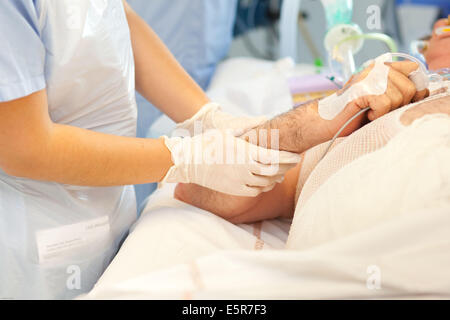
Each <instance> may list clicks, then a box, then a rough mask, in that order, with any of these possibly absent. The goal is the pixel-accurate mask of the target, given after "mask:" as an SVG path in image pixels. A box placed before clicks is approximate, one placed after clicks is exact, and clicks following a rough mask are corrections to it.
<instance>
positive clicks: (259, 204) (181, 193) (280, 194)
mask: <svg viewBox="0 0 450 320" xmlns="http://www.w3.org/2000/svg"><path fill="white" fill-rule="evenodd" d="M300 168H301V164H299V165H297V167H295V168H294V169H292V170H290V171H288V172H287V174H286V176H285V179H284V181H283V183H281V184H278V185H277V186H276V187H275V188H274V189H273V190H272V191H270V192H266V193H263V194H261V195H259V196H258V197H256V198H247V197H236V196H230V195H226V194H223V193H219V192H216V191H213V190H210V189H207V188H204V187H201V186H198V185H195V184H179V185H178V186H177V188H176V190H175V198H177V199H178V200H181V201H183V202H186V203H189V204H191V205H193V206H195V207H197V208H200V209H203V210H207V211H210V212H212V213H214V214H216V215H218V216H220V217H222V218H224V219H226V220H228V221H230V222H232V223H235V224H239V223H252V222H256V221H261V220H269V219H275V218H280V217H282V218H292V217H293V215H294V211H295V191H296V186H297V180H298V176H299V172H300Z"/></svg>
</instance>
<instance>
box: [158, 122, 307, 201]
mask: <svg viewBox="0 0 450 320" xmlns="http://www.w3.org/2000/svg"><path fill="white" fill-rule="evenodd" d="M164 138H165V143H166V146H167V148H168V149H169V150H170V152H171V153H172V161H173V163H174V165H173V166H172V168H170V170H169V172H168V173H167V175H166V177H165V178H164V179H163V183H164V182H168V183H178V182H181V183H194V184H197V185H200V186H203V187H207V188H209V189H212V190H215V191H219V192H221V193H225V194H230V195H235V196H242V197H256V196H257V195H259V194H260V193H262V192H268V191H270V190H272V189H273V188H274V187H275V185H276V184H277V183H280V182H282V181H283V179H284V175H285V173H286V172H287V171H288V170H290V169H291V168H293V167H295V166H296V164H297V163H298V162H299V161H300V156H299V155H297V154H294V153H289V152H283V151H281V152H280V151H276V150H268V149H265V148H261V147H258V146H255V145H252V144H250V143H248V142H246V141H244V140H242V139H239V138H236V137H234V136H233V135H232V134H230V133H226V132H224V131H220V130H210V131H208V132H207V133H205V134H203V135H197V136H194V137H192V138H190V137H188V138H167V137H164Z"/></svg>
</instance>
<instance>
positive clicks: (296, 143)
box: [244, 61, 429, 153]
mask: <svg viewBox="0 0 450 320" xmlns="http://www.w3.org/2000/svg"><path fill="white" fill-rule="evenodd" d="M388 67H389V76H388V79H387V89H386V92H385V93H384V94H381V95H378V96H375V95H362V96H360V97H359V98H357V99H355V100H352V101H349V102H348V103H347V105H346V106H342V107H344V108H343V111H341V112H340V113H339V114H338V115H337V116H336V118H334V119H333V120H325V119H323V118H321V117H320V115H319V112H318V102H317V101H313V102H311V103H309V104H307V105H303V106H301V107H299V108H297V109H294V110H292V111H290V112H287V113H285V114H282V115H280V116H278V117H276V118H275V119H272V120H270V121H268V122H267V123H265V124H263V125H261V126H259V127H257V128H256V129H255V130H251V131H250V132H248V133H246V135H244V138H245V139H246V140H247V141H249V142H252V143H254V144H257V145H259V146H262V147H267V148H272V149H279V150H282V151H290V152H296V153H303V152H305V151H306V150H308V149H311V148H313V147H315V146H316V145H319V144H321V143H323V142H326V141H328V140H331V138H333V136H334V135H335V134H336V133H337V132H338V131H339V129H340V128H341V127H342V126H343V125H344V124H345V123H346V122H347V121H348V120H349V119H350V118H352V117H353V116H354V115H356V114H357V113H358V112H359V111H360V110H362V109H365V108H366V107H370V108H371V110H370V111H369V112H368V113H367V114H363V115H361V116H359V117H358V118H357V119H355V120H354V121H353V122H352V123H351V124H349V125H348V126H347V127H346V129H345V130H344V131H343V132H342V134H341V137H343V136H348V135H350V134H351V133H353V132H354V131H356V130H357V129H359V128H361V126H363V125H364V124H366V123H367V121H368V120H370V121H372V120H375V119H377V118H380V117H381V116H383V115H385V114H387V113H388V112H390V111H392V110H395V109H397V108H400V107H402V106H405V105H407V104H409V103H411V102H412V101H420V100H423V99H424V98H425V97H427V96H428V94H429V92H428V89H426V90H422V91H420V92H417V90H416V87H415V85H414V83H413V82H412V81H411V80H409V79H408V76H407V75H409V74H410V73H411V72H413V71H415V70H417V68H418V65H417V64H416V63H414V62H410V61H402V62H394V63H391V64H388ZM373 68H374V65H372V66H370V67H368V68H366V69H365V70H363V71H362V72H361V73H359V74H357V75H355V76H353V77H352V79H351V80H350V81H349V82H348V83H347V84H346V86H345V87H344V88H343V89H342V90H341V91H339V92H338V93H336V94H335V95H333V96H331V97H330V98H329V99H331V100H330V101H334V100H333V99H334V98H336V97H335V96H336V95H337V96H339V95H342V94H344V92H345V91H346V90H350V88H351V87H352V86H354V85H356V84H357V83H359V82H361V81H364V79H365V78H366V77H367V76H368V75H369V74H370V72H371V71H372V69H373ZM336 101H339V100H338V99H337V98H336ZM337 107H340V106H337ZM274 130H276V131H277V132H278V137H279V139H277V140H275V141H272V139H271V137H272V134H271V132H273V131H274ZM261 133H265V134H263V135H262V137H263V139H261ZM275 137H277V135H275Z"/></svg>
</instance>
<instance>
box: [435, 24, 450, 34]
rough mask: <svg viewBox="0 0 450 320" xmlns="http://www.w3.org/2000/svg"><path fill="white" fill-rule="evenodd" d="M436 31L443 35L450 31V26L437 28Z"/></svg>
mask: <svg viewBox="0 0 450 320" xmlns="http://www.w3.org/2000/svg"><path fill="white" fill-rule="evenodd" d="M435 32H436V34H437V35H438V36H441V35H443V34H444V33H450V26H444V27H440V28H437V29H436V31H435Z"/></svg>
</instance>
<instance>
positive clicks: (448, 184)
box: [80, 59, 450, 299]
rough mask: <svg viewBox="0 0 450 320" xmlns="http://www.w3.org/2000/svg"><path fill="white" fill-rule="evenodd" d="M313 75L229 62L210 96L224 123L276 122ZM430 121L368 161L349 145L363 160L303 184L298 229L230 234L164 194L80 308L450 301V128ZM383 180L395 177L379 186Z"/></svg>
mask: <svg viewBox="0 0 450 320" xmlns="http://www.w3.org/2000/svg"><path fill="white" fill-rule="evenodd" d="M314 72H315V71H314V68H313V67H308V66H300V67H298V66H297V67H295V66H293V65H292V64H290V63H289V61H281V62H278V63H277V64H273V63H268V62H261V61H255V60H248V59H238V60H233V61H228V62H225V63H224V64H222V66H221V67H219V70H218V73H217V76H216V78H215V79H214V80H213V82H212V86H211V90H210V91H209V94H210V95H211V97H213V98H214V99H215V100H216V101H219V102H221V103H222V105H223V106H224V109H225V110H227V111H229V112H233V113H242V112H243V110H240V109H239V107H238V106H239V105H246V106H248V109H247V110H245V111H246V112H247V113H249V114H252V115H260V114H267V115H268V116H274V115H276V114H278V113H280V112H283V111H286V110H288V109H290V108H291V106H292V104H293V101H292V94H291V92H290V90H289V86H288V85H287V82H286V79H287V78H289V77H292V76H293V75H294V76H304V75H308V74H309V75H311V74H314ZM236 75H238V78H236V77H237V76H236ZM443 95H445V93H444V94H443ZM392 116H393V117H394V116H396V115H395V113H394V114H393V115H392ZM426 120H427V121H425V120H424V121H421V122H419V123H418V124H417V125H415V126H413V127H411V128H408V130H410V131H407V132H405V133H402V134H399V135H398V137H395V138H393V139H392V141H390V142H389V143H388V144H387V145H384V144H382V143H380V140H382V139H381V138H379V137H378V136H374V138H373V141H375V142H374V143H373V146H374V149H373V150H372V151H373V152H372V153H371V154H367V155H358V154H357V152H356V151H355V152H352V150H356V149H352V148H354V147H353V146H348V144H347V148H348V150H350V151H349V152H346V154H349V155H350V158H351V157H353V155H354V158H351V160H352V161H353V160H355V159H357V160H355V161H353V162H351V163H350V160H349V161H348V162H349V163H347V162H345V161H344V162H342V161H341V162H342V163H340V162H339V161H338V160H334V161H332V162H330V163H331V164H330V165H329V166H330V168H331V167H333V166H335V167H336V168H334V169H333V168H331V169H329V170H328V169H327V170H328V171H327V170H322V171H320V170H319V171H320V172H322V173H320V172H319V173H320V174H317V173H316V175H314V172H313V173H312V174H311V176H310V177H309V178H308V179H306V181H301V180H302V177H301V176H300V181H299V183H300V182H301V183H303V184H304V185H303V189H304V191H305V193H303V194H301V195H300V198H299V204H298V205H297V210H298V209H299V207H301V210H302V211H301V212H297V211H296V215H295V218H294V220H293V221H290V220H283V219H280V220H273V221H264V222H260V223H255V224H248V225H233V224H231V223H229V222H227V221H225V220H223V219H221V218H219V217H217V216H215V215H213V214H212V213H210V212H206V211H203V210H201V209H198V208H194V207H192V206H190V205H188V204H185V203H182V202H180V201H178V200H176V199H174V198H173V192H174V187H175V186H174V185H169V184H168V185H165V186H160V187H159V189H158V190H157V191H156V192H155V193H154V194H153V195H152V196H151V197H150V199H149V201H148V203H147V205H146V207H145V209H144V211H143V212H142V215H141V217H140V219H139V220H138V222H137V223H136V224H135V225H134V227H133V228H132V230H131V231H130V235H129V236H128V238H127V240H126V241H125V243H124V244H123V246H122V248H121V250H120V252H119V253H118V254H117V256H116V258H115V259H114V260H113V262H112V263H111V265H110V266H109V268H108V269H107V270H106V272H105V273H104V274H103V276H102V277H101V279H100V280H99V282H98V283H97V285H96V286H95V288H94V289H93V290H92V291H91V293H89V294H88V295H86V296H83V297H80V298H83V299H317V298H331V299H351V298H364V299H372V298H396V299H404V298H450V275H449V274H448V270H449V267H450V255H449V254H448V252H449V250H450V236H449V235H450V215H449V213H450V168H449V166H448V163H450V145H449V144H448V142H449V141H450V139H448V137H450V120H449V117H448V116H445V115H435V116H430V117H428V118H426ZM168 125H170V122H168V120H167V119H161V120H160V121H159V123H156V124H155V126H154V127H153V129H152V130H154V132H153V134H155V135H156V134H167V133H168V132H162V131H163V130H164V128H166V127H167V126H168ZM370 128H375V129H377V128H378V127H377V124H375V125H374V126H372V127H369V129H368V130H369V131H370V130H371V129H370ZM375 129H373V130H375ZM378 129H379V128H378ZM385 129H386V128H383V132H385V131H386V130H385ZM387 131H389V130H387ZM424 135H425V137H424ZM368 136H369V137H370V134H369V135H368ZM402 139H403V140H402ZM350 141H351V140H350ZM369 142H370V141H369ZM369 142H368V145H369V144H370V143H369ZM386 143H387V141H386ZM406 146H408V148H409V149H408V148H407V147H406ZM339 147H340V146H339V145H338V146H337V147H336V150H338V148H339ZM341 147H343V148H346V146H345V143H344V144H343V145H341ZM319 148H320V146H319ZM402 148H403V149H402ZM408 150H409V151H408ZM411 150H419V151H421V152H417V153H414V152H412V151H411ZM402 152H403V153H402ZM431 153H432V154H433V156H432V157H431V158H430V154H431ZM329 157H331V158H332V157H333V152H330V154H329ZM309 160H311V159H309ZM416 161H417V162H418V163H421V165H418V164H417V163H416ZM387 162H389V163H387ZM320 165H322V166H326V165H327V164H326V163H324V164H322V163H321V164H319V165H318V166H320ZM339 166H340V167H339ZM381 168H384V169H383V170H388V169H389V168H390V169H391V171H390V174H388V175H387V176H386V177H383V179H381V178H380V170H381ZM401 168H405V170H401ZM407 169H408V170H410V171H408V170H407ZM333 170H334V171H333ZM323 172H325V173H326V172H328V173H327V174H325V175H327V177H326V179H328V180H327V181H326V182H325V183H324V182H323V181H324V180H325V178H324V176H323V175H324V174H323ZM414 172H421V173H422V175H425V178H424V177H423V176H420V175H414V174H413V173H414ZM414 177H415V178H414ZM416 178H417V179H419V180H417V179H416ZM420 179H424V180H420ZM318 181H319V182H320V181H322V182H320V183H319V182H318ZM417 181H426V182H425V183H423V184H422V185H421V186H418V183H417ZM382 182H383V183H385V184H386V185H384V187H383V185H379V183H382ZM394 183H400V185H399V187H395V185H394ZM311 190H312V191H311ZM308 192H309V193H308ZM305 194H306V195H305ZM305 197H308V199H306V200H307V201H306V200H305ZM380 197H384V198H380ZM411 197H412V198H413V199H414V201H410V202H408V205H406V204H405V203H406V202H404V201H402V200H405V199H408V198H411ZM324 198H326V199H327V201H323V199H324ZM302 201H303V202H302ZM371 201H373V203H370V202H371ZM398 204H402V205H398ZM377 208H379V210H378V209H377Z"/></svg>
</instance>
